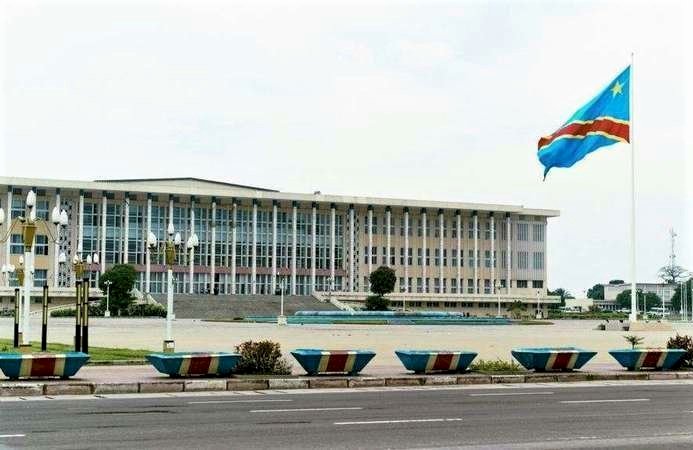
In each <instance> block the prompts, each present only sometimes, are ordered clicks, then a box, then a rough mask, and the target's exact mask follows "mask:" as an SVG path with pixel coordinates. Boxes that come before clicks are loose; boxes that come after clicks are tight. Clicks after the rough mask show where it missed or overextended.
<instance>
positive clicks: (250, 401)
mask: <svg viewBox="0 0 693 450" xmlns="http://www.w3.org/2000/svg"><path fill="white" fill-rule="evenodd" d="M264 402H293V400H289V399H284V398H277V399H272V400H207V401H199V402H188V405H211V404H216V403H264Z"/></svg>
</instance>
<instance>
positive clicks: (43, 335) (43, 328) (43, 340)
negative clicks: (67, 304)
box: [41, 284, 48, 352]
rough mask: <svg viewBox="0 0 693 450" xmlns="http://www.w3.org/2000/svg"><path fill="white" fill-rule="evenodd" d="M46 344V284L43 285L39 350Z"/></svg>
mask: <svg viewBox="0 0 693 450" xmlns="http://www.w3.org/2000/svg"><path fill="white" fill-rule="evenodd" d="M47 346H48V285H47V284H44V285H43V323H42V324H41V351H42V352H45V351H46V347H47Z"/></svg>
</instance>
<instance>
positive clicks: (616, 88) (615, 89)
mask: <svg viewBox="0 0 693 450" xmlns="http://www.w3.org/2000/svg"><path fill="white" fill-rule="evenodd" d="M618 94H623V85H622V84H621V83H619V82H618V80H616V84H614V86H613V87H612V88H611V98H614V97H616V95H618Z"/></svg>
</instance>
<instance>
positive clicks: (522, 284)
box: [516, 280, 527, 289]
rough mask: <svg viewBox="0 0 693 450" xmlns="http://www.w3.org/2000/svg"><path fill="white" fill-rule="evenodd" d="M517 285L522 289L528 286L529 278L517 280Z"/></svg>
mask: <svg viewBox="0 0 693 450" xmlns="http://www.w3.org/2000/svg"><path fill="white" fill-rule="evenodd" d="M516 286H517V287H518V288H520V289H522V288H526V287H527V280H517V282H516Z"/></svg>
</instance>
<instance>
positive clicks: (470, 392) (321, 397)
mask: <svg viewBox="0 0 693 450" xmlns="http://www.w3.org/2000/svg"><path fill="white" fill-rule="evenodd" d="M15 447H19V448H51V449H63V448H65V449H67V448H69V449H82V448H129V449H132V448H137V449H145V448H167V449H171V448H174V449H175V448H186V449H191V448H195V449H199V448H301V449H317V448H321V449H324V448H450V447H455V448H460V447H461V448H481V449H483V448H493V449H495V448H521V449H523V448H546V449H554V448H629V449H633V448H643V449H644V448H647V449H651V448H659V449H661V448H682V449H683V448H693V383H682V382H681V381H679V382H633V383H607V382H604V383H599V384H596V383H592V384H589V383H580V384H577V383H576V384H574V385H566V384H548V383H547V384H543V385H542V384H534V385H516V386H512V385H506V386H503V385H499V386H485V387H483V388H480V387H463V386H456V387H452V386H451V387H447V388H443V387H441V388H418V389H417V388H409V389H407V388H401V389H387V388H378V389H370V390H354V389H352V390H349V391H345V390H306V391H293V392H291V391H283V392H282V391H266V392H262V393H261V392H246V393H225V394H219V393H200V394H193V393H185V394H154V395H146V396H145V395H122V396H115V395H114V396H101V397H97V396H90V397H86V398H85V397H55V398H46V397H38V398H35V399H30V398H26V399H19V398H15V399H2V401H1V402H0V448H15Z"/></svg>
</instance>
